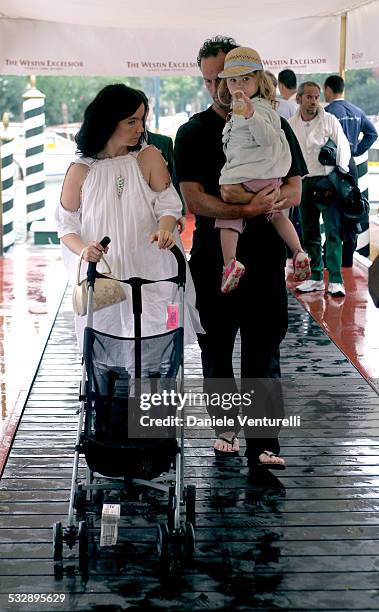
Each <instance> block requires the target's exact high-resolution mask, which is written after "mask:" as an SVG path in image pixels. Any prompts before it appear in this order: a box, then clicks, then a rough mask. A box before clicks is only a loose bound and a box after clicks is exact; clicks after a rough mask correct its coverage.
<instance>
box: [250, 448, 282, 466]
mask: <svg viewBox="0 0 379 612" xmlns="http://www.w3.org/2000/svg"><path fill="white" fill-rule="evenodd" d="M260 455H267V457H270V458H271V457H278V455H276V454H275V453H272V452H271V451H262V452H261V453H260ZM252 467H259V468H266V469H269V470H285V469H286V465H285V463H271V462H270V461H259V457H258V460H257V462H256V463H255V464H254V465H252Z"/></svg>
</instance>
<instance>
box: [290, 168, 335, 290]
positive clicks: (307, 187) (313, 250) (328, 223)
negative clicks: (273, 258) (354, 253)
mask: <svg viewBox="0 0 379 612" xmlns="http://www.w3.org/2000/svg"><path fill="white" fill-rule="evenodd" d="M319 178H320V177H319V176H315V177H310V178H305V179H303V182H302V194H301V203H300V216H301V227H302V232H303V242H304V249H305V250H306V251H307V253H308V255H309V257H310V259H311V271H312V274H311V279H312V280H323V278H324V262H323V258H322V246H321V230H320V213H321V214H322V218H323V221H324V230H325V239H326V244H325V247H326V249H325V255H326V267H327V270H328V272H329V282H331V283H342V276H341V263H342V241H341V229H340V228H341V223H340V215H339V210H338V208H337V206H334V205H329V206H325V208H324V209H323V210H320V208H318V207H317V206H316V204H315V203H314V201H313V191H314V185H315V183H316V181H317V180H318V179H319Z"/></svg>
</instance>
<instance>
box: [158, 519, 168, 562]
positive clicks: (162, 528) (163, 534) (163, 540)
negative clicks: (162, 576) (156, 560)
mask: <svg viewBox="0 0 379 612" xmlns="http://www.w3.org/2000/svg"><path fill="white" fill-rule="evenodd" d="M168 542H169V531H168V527H167V523H160V524H159V525H158V526H157V551H158V555H159V557H160V560H161V561H162V562H163V563H167V562H168Z"/></svg>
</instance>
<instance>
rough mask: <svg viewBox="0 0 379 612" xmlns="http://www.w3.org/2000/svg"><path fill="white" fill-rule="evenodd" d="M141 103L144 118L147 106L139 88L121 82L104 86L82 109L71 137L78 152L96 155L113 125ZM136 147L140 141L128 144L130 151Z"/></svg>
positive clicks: (109, 134)
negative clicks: (82, 112)
mask: <svg viewBox="0 0 379 612" xmlns="http://www.w3.org/2000/svg"><path fill="white" fill-rule="evenodd" d="M141 104H143V105H144V108H145V113H144V121H145V117H146V111H147V105H146V102H145V97H144V96H142V94H141V93H140V92H139V91H137V90H136V89H132V88H131V87H127V86H126V85H123V84H122V83H117V84H115V85H107V86H106V87H104V89H102V90H101V91H99V93H98V94H97V96H96V98H95V99H94V100H92V102H91V103H90V104H89V105H88V106H87V108H86V110H85V111H84V119H83V123H82V126H81V128H80V130H79V132H78V133H77V135H76V137H75V141H76V144H77V145H78V152H79V153H81V154H82V155H84V156H85V157H97V155H98V153H100V151H102V150H103V149H104V147H105V145H106V143H107V142H108V140H109V138H110V137H111V136H112V134H113V132H114V131H115V129H116V126H117V124H118V123H119V122H120V121H122V120H123V119H126V118H127V117H131V116H132V115H133V114H134V113H135V112H136V110H137V109H138V108H139V107H140V106H141ZM141 140H142V137H141ZM140 147H141V141H140V142H139V143H138V144H137V146H135V147H130V150H135V149H139V148H140Z"/></svg>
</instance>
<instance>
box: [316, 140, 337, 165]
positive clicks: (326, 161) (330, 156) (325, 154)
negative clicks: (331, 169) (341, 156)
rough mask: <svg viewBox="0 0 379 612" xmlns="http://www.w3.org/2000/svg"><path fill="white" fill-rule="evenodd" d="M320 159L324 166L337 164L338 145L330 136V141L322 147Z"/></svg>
mask: <svg viewBox="0 0 379 612" xmlns="http://www.w3.org/2000/svg"><path fill="white" fill-rule="evenodd" d="M318 161H319V162H320V164H322V165H323V166H336V165H337V145H336V143H335V142H334V141H333V140H332V139H331V138H328V141H327V142H326V143H325V144H324V146H323V147H321V150H320V153H319V155H318Z"/></svg>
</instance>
